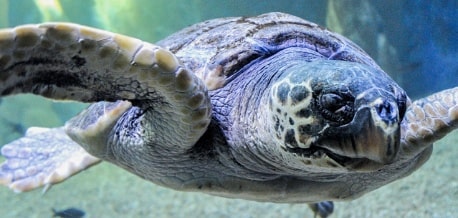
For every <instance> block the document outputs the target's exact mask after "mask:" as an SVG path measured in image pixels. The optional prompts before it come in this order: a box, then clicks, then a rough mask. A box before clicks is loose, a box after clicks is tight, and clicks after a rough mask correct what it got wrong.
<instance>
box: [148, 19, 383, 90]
mask: <svg viewBox="0 0 458 218" xmlns="http://www.w3.org/2000/svg"><path fill="white" fill-rule="evenodd" d="M278 24H282V25H278ZM157 44H158V45H160V46H162V47H165V48H167V49H169V50H170V51H171V52H172V53H174V54H175V55H176V56H177V57H178V58H179V59H180V60H181V61H182V62H183V64H184V65H186V66H187V67H188V68H189V69H190V70H191V71H193V72H195V73H196V74H197V75H198V76H199V77H200V78H201V79H203V80H204V81H205V84H206V85H207V86H208V88H209V89H210V90H212V89H217V88H220V87H222V86H223V85H224V84H225V83H226V82H227V80H230V79H231V76H233V75H234V74H236V72H238V71H239V70H240V69H241V68H243V67H245V66H247V65H249V64H250V63H253V62H254V61H256V60H259V59H262V58H265V57H267V56H270V55H271V54H274V53H276V52H278V51H280V50H282V49H285V48H289V47H300V48H306V49H309V51H310V53H311V54H312V53H313V55H314V56H318V57H322V58H323V59H330V60H344V61H351V62H358V63H362V64H367V65H370V66H372V67H374V68H376V69H380V67H379V66H378V65H377V64H376V63H375V62H374V61H373V60H372V59H371V58H370V57H369V56H368V54H367V53H365V52H364V51H363V50H362V49H361V48H360V47H358V46H357V45H355V44H354V43H353V42H351V41H350V40H348V39H347V38H345V37H343V36H341V35H338V34H336V33H333V32H331V31H329V30H327V29H325V28H323V27H321V26H319V25H317V24H314V23H311V22H308V21H305V20H303V19H301V18H298V17H295V16H292V15H289V14H284V13H279V12H274V13H267V14H263V15H260V16H257V17H230V18H220V19H213V20H209V21H206V22H202V23H198V24H195V25H192V26H190V27H188V28H185V29H183V30H181V31H179V32H177V33H175V34H173V35H171V36H169V37H167V38H165V39H164V40H161V41H159V42H157ZM380 72H382V71H380Z"/></svg>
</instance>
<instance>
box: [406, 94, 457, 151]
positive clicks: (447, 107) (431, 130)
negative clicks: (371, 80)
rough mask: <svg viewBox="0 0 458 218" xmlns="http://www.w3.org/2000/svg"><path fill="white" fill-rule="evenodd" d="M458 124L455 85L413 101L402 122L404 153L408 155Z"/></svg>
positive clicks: (453, 128)
mask: <svg viewBox="0 0 458 218" xmlns="http://www.w3.org/2000/svg"><path fill="white" fill-rule="evenodd" d="M457 127H458V87H455V88H452V89H447V90H444V91H441V92H438V93H435V94H433V95H430V96H428V97H426V98H422V99H419V100H417V101H414V102H413V103H412V104H411V105H410V106H409V107H408V108H407V111H406V114H405V118H404V120H402V123H401V143H402V149H403V152H404V155H406V156H408V157H411V156H415V155H416V154H418V153H420V152H421V151H423V150H424V149H425V147H427V146H430V145H431V144H432V143H433V142H435V141H437V140H439V139H441V138H442V137H444V136H445V135H446V134H447V133H449V132H451V131H453V130H455V129H456V128H457Z"/></svg>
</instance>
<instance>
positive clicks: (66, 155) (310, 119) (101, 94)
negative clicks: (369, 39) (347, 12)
mask: <svg viewBox="0 0 458 218" xmlns="http://www.w3.org/2000/svg"><path fill="white" fill-rule="evenodd" d="M25 92H28V93H34V94H37V95H41V96H45V97H48V98H53V99H61V100H76V101H81V102H92V103H94V104H92V105H90V106H89V107H88V108H87V109H86V110H84V111H83V112H81V113H80V114H79V115H78V116H76V117H74V118H73V119H71V120H69V121H68V122H67V123H66V125H65V127H59V128H53V129H39V128H31V129H29V130H28V131H27V133H26V135H25V136H24V137H23V138H21V139H18V140H16V141H14V142H11V143H10V144H7V145H5V146H4V147H3V148H2V155H3V156H5V157H6V159H7V160H6V161H5V162H4V163H3V165H2V166H1V168H0V183H2V184H4V185H7V186H9V187H10V188H12V189H14V190H18V191H27V190H31V189H34V188H37V187H39V186H43V185H51V184H54V183H58V182H61V181H63V180H64V179H66V178H68V177H69V176H71V175H73V174H75V173H77V172H79V171H81V170H83V169H85V168H87V167H89V166H92V165H94V164H96V163H98V162H100V160H103V161H108V162H111V163H113V164H115V165H117V166H119V167H122V168H124V169H126V170H128V171H129V172H131V173H134V174H136V175H138V176H140V177H142V178H144V179H146V180H149V181H152V182H154V183H156V184H159V185H162V186H166V187H170V188H173V189H176V190H185V191H200V192H206V193H209V194H214V195H219V196H224V197H232V198H243V199H249V200H256V201H270V202H289V203H302V202H304V203H316V202H321V201H330V200H346V199H353V198H356V197H359V196H361V195H362V194H364V193H367V192H369V191H372V190H374V189H376V188H378V187H381V186H383V185H385V184H387V183H389V182H392V181H394V180H397V179H399V178H402V177H404V176H407V175H409V174H410V173H411V172H413V171H414V170H416V169H417V168H418V167H420V166H421V165H422V164H423V163H424V162H425V161H426V160H427V159H428V157H429V156H430V154H431V151H432V143H433V142H434V141H436V140H438V139H440V138H441V137H443V136H444V135H446V134H447V133H448V132H450V131H452V130H454V129H455V128H456V126H457V120H458V88H453V89H449V90H444V91H442V92H439V93H435V94H433V95H431V96H429V97H427V98H424V99H420V100H418V101H414V102H411V101H410V100H409V98H408V97H407V96H406V94H405V92H404V91H403V90H402V88H401V87H399V86H398V85H397V84H396V83H395V82H394V81H393V80H392V79H391V78H390V77H389V76H388V75H387V74H386V73H385V72H383V71H382V70H381V69H380V67H379V66H378V65H377V64H376V63H375V62H374V61H373V60H372V59H371V58H370V57H369V56H368V55H367V54H366V53H365V52H364V51H363V50H361V49H360V48H359V47H358V46H356V45H355V44H353V43H352V42H351V41H349V40H348V39H346V38H344V37H342V36H340V35H338V34H336V33H332V32H330V31H328V30H326V29H324V28H322V27H320V26H318V25H316V24H313V23H310V22H307V21H305V20H302V19H300V18H297V17H294V16H292V15H288V14H283V13H268V14H263V15H260V16H257V17H250V18H246V17H233V18H221V19H215V20H209V21H205V22H202V23H199V24H196V25H193V26H190V27H188V28H185V29H183V30H181V31H179V32H177V33H175V34H173V35H171V36H169V37H167V38H166V39H164V40H162V41H159V42H157V43H156V45H153V44H150V43H147V42H143V41H141V40H138V39H134V38H130V37H127V36H122V35H118V34H115V33H110V32H106V31H102V30H98V29H93V28H89V27H84V26H80V25H76V24H69V23H45V24H39V25H24V26H19V27H16V28H14V29H4V30H1V31H0V95H1V96H6V95H12V94H17V93H25ZM315 208H329V204H325V206H323V207H315ZM331 208H332V207H331ZM331 211H332V209H331ZM324 214H327V213H324ZM323 216H325V215H323Z"/></svg>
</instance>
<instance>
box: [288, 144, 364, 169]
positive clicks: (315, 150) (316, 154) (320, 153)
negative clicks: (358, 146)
mask: <svg viewBox="0 0 458 218" xmlns="http://www.w3.org/2000/svg"><path fill="white" fill-rule="evenodd" d="M287 150H288V151H290V152H293V153H295V154H298V155H300V156H302V157H306V158H311V159H318V158H323V157H324V155H326V156H328V157H329V158H331V159H332V160H334V161H335V162H337V163H338V164H340V165H341V166H345V165H346V164H348V163H349V162H351V161H352V160H355V158H353V157H346V156H342V155H339V154H336V153H334V152H332V151H330V150H328V149H326V148H323V147H320V146H316V145H311V146H310V147H309V148H297V147H296V148H287ZM356 159H360V158H356Z"/></svg>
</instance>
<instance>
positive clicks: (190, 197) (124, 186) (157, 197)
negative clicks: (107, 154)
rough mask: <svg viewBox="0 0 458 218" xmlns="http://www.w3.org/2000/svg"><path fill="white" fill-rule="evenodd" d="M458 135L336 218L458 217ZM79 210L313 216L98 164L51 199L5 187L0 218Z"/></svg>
mask: <svg viewBox="0 0 458 218" xmlns="http://www.w3.org/2000/svg"><path fill="white" fill-rule="evenodd" d="M457 143H458V131H455V132H454V133H452V134H449V135H448V136H447V137H445V138H444V139H442V140H441V141H439V142H437V143H436V144H435V148H434V153H433V155H432V157H431V159H430V160H429V161H428V162H427V163H426V164H425V165H424V166H423V167H421V168H420V169H419V170H418V171H416V172H414V173H413V174H412V175H410V176H408V177H406V178H404V179H402V180H399V181H396V182H393V183H391V184H389V185H386V186H384V187H382V188H380V189H378V190H376V191H373V192H371V193H368V194H366V195H364V196H363V197H361V198H359V199H357V200H353V201H350V202H338V203H336V204H335V207H336V208H335V212H334V214H333V216H331V217H358V218H360V217H415V218H422V217H441V218H444V217H457V216H458V173H457V170H458V166H457V165H458V158H457V157H458V149H457V148H458V147H457ZM69 207H76V208H80V209H83V210H84V211H85V212H86V216H85V217H86V218H90V217H92V218H95V217H97V218H103V217H221V218H223V217H238V218H255V217H263V218H268V217H272V218H273V217H292V218H293V217H298V218H299V217H300V218H305V217H313V213H312V212H311V211H310V209H309V208H308V207H307V205H305V204H273V203H259V202H251V201H245V200H238V199H225V198H221V197H214V196H210V195H206V194H202V193H187V192H178V191H174V190H170V189H166V188H163V187H160V186H157V185H155V184H152V183H150V182H147V181H145V180H142V179H140V178H138V177H136V176H134V175H131V174H130V173H127V172H125V171H124V170H122V169H120V168H117V167H115V166H113V165H110V164H108V163H102V164H99V165H98V166H96V167H93V168H91V169H88V170H86V171H84V172H82V173H80V174H78V175H77V176H75V177H73V178H71V179H69V180H68V181H66V182H64V183H62V184H59V185H55V186H53V187H52V189H50V190H49V191H48V192H47V193H46V194H44V195H42V194H41V190H36V191H32V192H28V193H21V194H16V193H14V192H12V191H11V190H8V189H7V188H4V187H0V216H1V217H15V218H16V217H40V218H41V217H52V212H51V208H56V209H64V208H69Z"/></svg>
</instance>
